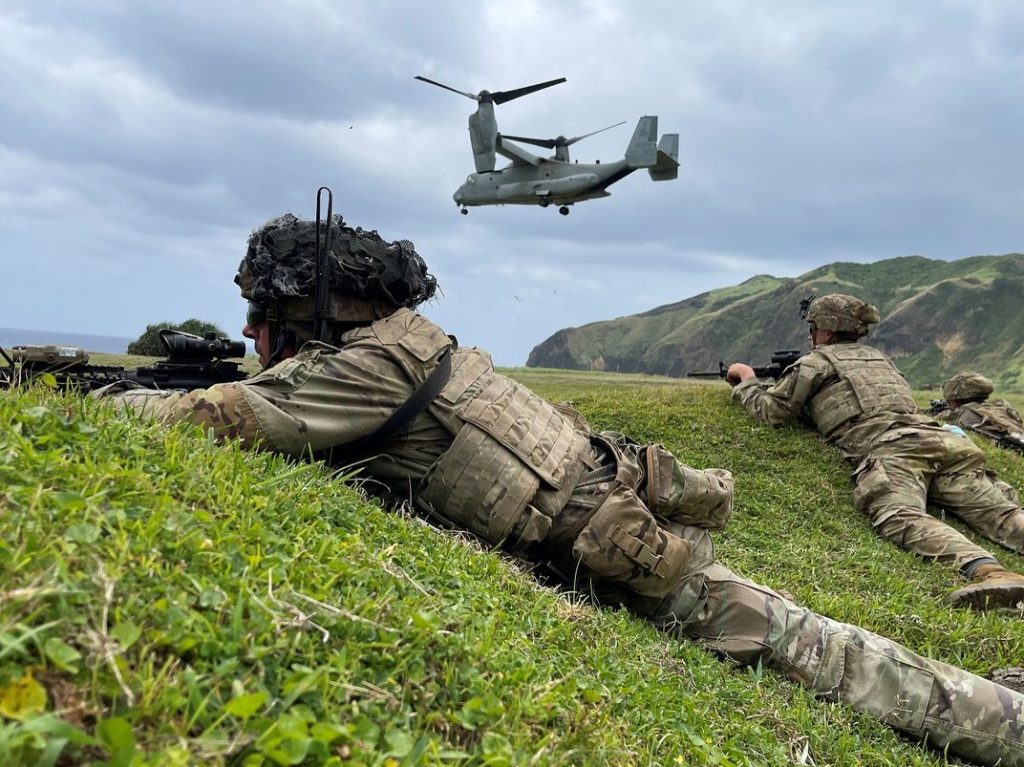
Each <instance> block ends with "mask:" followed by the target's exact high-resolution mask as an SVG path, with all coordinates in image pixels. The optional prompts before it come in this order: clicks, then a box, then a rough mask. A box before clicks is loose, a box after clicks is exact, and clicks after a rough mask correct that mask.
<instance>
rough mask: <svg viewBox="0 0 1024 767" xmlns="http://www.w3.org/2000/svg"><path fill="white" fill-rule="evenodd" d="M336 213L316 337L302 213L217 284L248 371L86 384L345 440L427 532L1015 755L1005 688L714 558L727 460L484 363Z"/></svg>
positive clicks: (326, 447) (265, 434) (822, 689)
mask: <svg viewBox="0 0 1024 767" xmlns="http://www.w3.org/2000/svg"><path fill="white" fill-rule="evenodd" d="M337 226H338V229H339V230H340V236H339V237H338V238H337V239H336V241H335V244H334V247H333V248H332V253H331V256H332V260H333V266H332V269H331V283H330V288H331V301H332V308H331V311H332V317H333V322H332V323H331V324H330V335H329V340H330V343H329V344H326V343H319V342H316V341H310V340H308V339H310V338H311V335H312V332H311V327H312V301H311V299H310V298H309V296H311V295H313V294H314V289H313V277H312V274H313V268H312V258H311V252H312V250H313V245H312V242H313V237H314V235H313V232H314V227H313V224H312V223H310V222H305V221H299V220H296V219H295V218H294V217H292V216H284V217H282V218H279V219H275V220H273V221H271V222H269V223H268V224H267V225H265V226H263V227H262V228H260V229H258V230H257V231H256V232H255V233H254V234H253V235H252V237H251V239H250V241H249V249H248V253H247V254H246V257H245V259H244V260H243V262H242V265H241V267H240V271H239V274H238V277H237V278H236V281H237V282H238V283H239V285H240V286H241V289H242V295H243V296H245V297H246V298H247V299H248V300H249V301H250V314H249V317H248V323H247V325H246V327H245V330H244V333H245V335H247V336H248V337H250V338H252V339H253V340H254V342H255V345H256V349H257V352H258V353H259V356H260V359H261V361H262V362H263V363H264V365H267V367H266V369H265V370H264V371H263V372H262V373H260V374H259V375H257V376H255V377H254V378H251V379H248V380H246V381H242V382H238V383H226V384H219V385H216V386H214V387H212V388H210V389H207V390H205V391H195V392H192V393H188V394H185V393H166V392H152V391H143V390H138V389H135V390H127V391H123V390H122V391H121V392H120V393H115V392H112V391H110V390H108V391H106V392H104V394H107V395H112V396H115V397H116V398H117V399H118V400H119V402H120V404H121V405H122V406H124V407H130V408H133V409H136V410H140V411H142V412H147V413H150V414H152V415H155V416H157V417H160V418H163V419H164V420H166V421H168V422H173V421H191V422H194V423H197V424H202V425H204V426H206V427H208V428H209V430H210V431H212V433H213V434H215V435H216V436H218V437H220V438H230V439H237V440H240V441H241V442H242V443H243V444H244V445H246V446H250V447H256V448H262V449H268V450H274V451H277V452H281V453H284V454H287V455H290V456H294V457H296V458H302V457H307V456H309V455H310V454H313V455H316V456H321V457H324V458H326V459H327V460H334V461H336V462H337V461H339V460H343V461H350V460H352V458H353V457H354V456H356V455H359V453H362V455H359V457H360V458H361V459H362V460H363V464H362V465H363V467H364V469H363V470H364V472H365V475H367V476H369V477H371V478H373V479H374V480H377V481H378V482H380V483H381V484H382V485H386V486H388V487H389V488H390V489H391V490H392V491H394V492H397V493H400V494H403V495H406V496H409V495H411V496H412V498H413V499H414V503H415V504H416V506H417V507H418V508H419V509H421V510H422V511H423V512H424V513H426V514H429V515H430V516H431V517H432V518H434V519H435V520H437V521H438V522H440V523H442V524H444V525H446V526H449V527H452V528H457V529H461V530H468V531H470V532H472V533H474V534H475V535H476V536H478V537H479V538H480V539H482V540H483V541H485V542H486V543H487V544H488V545H501V546H503V547H505V548H506V549H508V550H511V551H514V552H516V553H517V554H519V555H521V556H526V557H530V558H533V559H538V560H542V561H546V562H552V563H553V565H554V567H555V568H556V569H557V570H558V571H560V572H561V573H562V574H564V576H565V578H566V581H567V584H568V585H569V586H570V587H574V588H576V589H579V590H581V591H584V592H587V593H592V594H595V595H597V596H598V597H599V598H601V599H602V600H605V601H610V602H616V603H620V604H625V605H627V606H628V607H630V608H631V609H632V610H634V611H635V612H637V613H639V614H640V615H642V616H644V617H646V618H647V619H648V620H650V621H652V622H653V623H655V624H656V625H658V626H660V627H662V628H664V629H665V630H667V631H671V632H673V633H676V634H679V635H682V636H686V637H690V638H693V639H697V640H699V641H701V642H702V643H704V644H705V645H706V646H707V647H708V648H709V649H711V650H712V651H714V652H717V653H719V654H720V655H722V656H724V657H727V658H729V659H731V660H733V661H735V662H737V663H741V664H758V663H760V664H763V665H766V666H771V667H773V668H775V669H777V670H778V671H779V672H780V673H782V674H784V675H785V676H787V677H788V678H790V679H792V680H793V681H795V682H797V683H799V684H801V685H803V686H805V687H807V688H809V689H810V690H813V691H814V692H815V693H816V694H818V695H820V696H821V697H823V698H825V699H828V700H833V701H841V702H844V703H846V704H848V705H851V706H854V707H855V708H857V709H859V710H861V711H865V712H868V713H870V714H872V715H874V716H875V717H877V718H879V719H881V720H883V721H885V722H887V723H888V724H890V725H892V726H893V727H895V728H897V729H899V730H901V731H903V732H905V733H907V734H909V735H910V736H911V737H913V738H917V739H920V740H926V741H927V742H928V744H929V745H930V746H933V747H937V748H940V749H948V750H949V752H950V753H954V754H957V755H960V756H962V757H964V758H967V759H971V760H974V761H976V762H978V763H981V764H996V763H999V764H1001V765H1011V764H1014V765H1024V695H1020V694H1018V693H1016V692H1012V691H1010V690H1008V689H1006V688H1004V687H1001V686H1000V685H997V684H995V683H993V682H990V681H987V680H984V679H981V678H979V677H977V676H974V675H972V674H969V673H967V672H965V671H963V670H961V669H958V668H954V667H952V666H949V665H946V664H944V663H940V662H936V661H932V660H929V659H926V658H923V657H921V656H919V655H917V654H915V653H913V652H912V651H910V650H909V649H907V648H905V647H902V646H901V645H899V644H896V643H895V642H891V641H889V640H887V639H884V638H882V637H880V636H877V635H875V634H872V633H871V632H869V631H866V630H864V629H861V628H859V627H856V626H850V625H846V624H842V623H839V622H836V621H833V620H830V619H828V618H825V617H823V616H821V615H817V614H815V613H813V612H811V611H810V610H808V609H807V608H805V607H801V606H799V605H797V604H794V603H793V602H792V601H790V600H788V599H786V598H784V597H783V596H782V595H780V594H779V593H777V592H775V591H773V590H771V589H768V588H765V587H763V586H759V585H757V584H756V583H753V582H751V581H748V580H745V579H743V578H741V577H739V576H738V575H736V574H734V573H732V572H730V571H729V570H728V569H727V568H725V567H723V566H722V565H720V564H717V563H716V562H715V561H714V549H713V546H712V543H711V537H710V535H709V530H714V529H718V528H721V527H722V526H723V525H724V524H725V522H726V519H727V518H728V516H729V514H730V511H731V508H732V491H733V482H732V476H731V475H730V474H729V472H727V471H724V470H720V469H706V470H699V469H693V468H690V467H688V466H684V465H682V464H680V463H679V462H678V461H677V460H676V459H675V458H674V457H673V455H672V454H671V453H670V452H669V451H668V450H666V449H665V448H663V447H662V446H660V445H640V444H637V443H635V442H633V441H631V440H629V439H628V438H626V437H624V436H623V435H621V434H617V433H614V432H601V433H594V432H592V431H591V430H590V429H589V428H588V426H587V424H586V423H585V422H584V420H583V418H582V416H580V415H579V414H578V413H575V412H574V411H572V410H570V409H567V408H564V407H556V406H553V405H551V404H550V403H548V402H547V401H545V400H544V399H542V398H541V397H539V396H537V395H535V394H534V393H533V392H531V391H530V390H529V389H527V388H526V387H524V386H522V385H521V384H519V383H517V382H515V381H514V380H512V379H510V378H507V377H505V376H503V375H500V374H497V373H495V372H494V369H493V368H492V366H491V360H490V357H489V356H488V355H487V354H486V353H485V352H483V351H482V350H480V349H476V348H473V347H462V346H458V345H457V344H456V343H455V341H454V339H452V338H450V337H449V336H447V335H446V334H445V333H444V332H443V331H442V330H441V329H440V328H439V327H438V326H437V325H435V324H434V323H432V322H430V320H428V319H426V318H425V317H423V316H422V315H420V314H418V313H416V312H415V311H414V310H413V309H414V307H415V306H416V305H418V304H419V303H420V302H422V301H423V300H425V299H427V298H429V297H430V296H431V295H432V294H433V292H434V287H435V283H434V280H433V278H432V277H430V276H429V275H428V274H427V271H426V267H425V265H424V263H423V261H422V259H421V258H420V257H419V255H418V254H416V252H415V250H414V248H413V246H412V244H411V243H409V242H406V241H399V242H393V243H387V242H384V241H383V240H382V239H381V238H380V237H379V236H378V235H377V233H376V232H364V231H362V230H359V229H351V228H348V227H345V226H343V224H342V222H341V221H340V219H339V220H338V222H337ZM449 366H450V369H448V368H449ZM438 370H441V371H443V373H444V375H442V376H441V379H442V382H443V385H442V386H441V388H440V391H439V392H438V393H437V394H436V396H434V397H433V399H431V400H430V401H429V404H427V405H426V406H425V408H424V409H422V410H421V411H420V412H419V413H418V414H417V415H415V416H414V417H412V418H411V420H410V421H408V422H407V423H406V424H405V425H404V426H403V428H402V429H401V430H400V431H399V432H398V433H397V435H396V436H395V437H393V438H391V439H389V440H388V441H387V442H386V443H385V444H383V445H381V446H380V447H375V448H373V449H370V450H367V449H366V447H365V446H366V445H367V443H368V442H373V441H374V437H373V436H372V435H373V434H374V433H376V432H377V431H378V429H379V428H380V426H381V424H382V423H385V422H386V421H387V419H388V418H389V417H390V416H391V414H393V413H395V412H396V410H397V409H400V408H402V407H403V403H406V402H407V401H410V400H411V399H415V398H416V394H415V392H417V391H418V390H420V388H421V387H422V386H424V385H425V382H427V381H429V380H431V379H432V376H433V375H434V374H435V372H436V371H438ZM121 388H122V389H123V387H121ZM353 443H355V444H356V445H357V447H358V446H360V445H361V446H362V447H361V448H360V449H358V450H353V447H352V446H353ZM339 456H342V457H341V458H339Z"/></svg>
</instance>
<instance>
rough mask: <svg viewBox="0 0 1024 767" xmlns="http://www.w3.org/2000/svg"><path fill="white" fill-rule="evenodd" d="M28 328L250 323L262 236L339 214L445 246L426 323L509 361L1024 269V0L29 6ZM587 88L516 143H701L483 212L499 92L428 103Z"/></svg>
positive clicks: (1, 57) (8, 166)
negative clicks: (808, 303) (832, 296)
mask: <svg viewBox="0 0 1024 767" xmlns="http://www.w3.org/2000/svg"><path fill="white" fill-rule="evenodd" d="M0 39H3V40H4V45H3V46H2V47H0V77H3V80H4V83H5V87H4V99H3V101H2V103H0V124H2V125H3V131H2V132H0V236H2V238H3V242H4V250H3V254H4V255H3V275H4V277H3V282H4V285H5V287H6V288H7V290H5V304H4V305H5V313H4V316H3V321H2V322H0V324H4V325H16V326H28V327H37V328H40V329H53V330H62V329H63V330H68V331H71V330H81V331H83V332H94V333H109V334H114V335H135V334H136V333H138V332H139V331H140V330H141V329H142V327H143V326H144V325H145V324H146V323H148V322H152V321H155V320H157V319H163V318H170V319H183V318H184V317H185V316H188V315H198V316H201V317H204V318H208V319H211V320H213V321H215V322H218V323H220V324H222V325H224V326H225V327H229V328H235V327H237V326H238V325H239V319H240V318H239V315H240V313H241V302H240V301H239V299H238V298H237V294H236V292H235V290H234V286H233V284H232V283H231V277H232V276H233V273H234V269H235V267H236V265H237V263H238V260H239V258H240V256H241V254H242V251H243V249H244V243H245V239H246V237H247V235H248V233H249V231H250V230H251V229H252V228H253V227H255V226H257V225H258V224H260V223H261V222H262V221H264V220H266V219H268V218H270V217H272V216H275V215H278V214H280V213H281V212H283V211H285V210H291V211H294V212H296V213H300V214H305V215H311V213H312V208H313V193H314V190H315V189H316V187H317V186H319V185H320V184H324V183H327V184H329V185H331V186H332V188H333V189H334V192H335V196H336V208H337V209H339V210H341V211H342V212H343V213H344V214H345V215H346V217H347V218H348V219H349V220H350V221H351V222H352V223H354V224H359V225H362V226H367V227H373V228H376V229H378V230H380V231H381V233H382V234H383V235H384V236H385V237H390V238H399V237H404V238H409V239H412V240H414V241H415V242H416V243H417V246H418V248H419V249H420V251H421V252H422V253H423V254H424V255H425V256H426V257H427V259H428V262H429V263H430V265H431V268H432V270H433V271H434V272H435V273H436V274H437V275H438V277H439V279H440V282H441V285H442V288H443V289H444V293H445V295H444V296H443V297H442V298H441V299H439V300H437V301H435V302H434V303H432V304H431V305H430V306H428V307H427V309H426V311H427V313H428V314H430V315H431V316H434V317H436V318H438V319H439V320H442V321H443V322H444V323H445V324H446V325H447V327H448V329H449V330H450V331H451V332H453V333H455V334H457V335H459V336H460V338H461V340H462V341H463V342H464V343H472V344H478V345H481V346H484V347H487V348H489V349H490V350H491V351H492V352H493V353H494V356H495V359H496V361H498V362H499V363H502V364H521V363H522V362H524V361H525V359H526V356H527V353H528V352H529V349H530V348H531V347H532V346H533V345H535V344H536V343H538V342H540V341H541V340H543V338H545V337H546V336H547V335H549V334H550V333H552V332H554V331H555V330H558V329H559V328H561V327H565V326H571V325H580V324H584V323H586V322H591V321H595V320H599V319H606V318H610V317H615V316H620V315H624V314H629V313H633V312H639V311H644V310H646V309H650V308H652V307H654V306H656V305H660V304H665V303H671V302H674V301H678V300H680V299H682V298H684V297H686V296H689V295H693V294H694V293H697V292H701V291H703V290H707V289H710V288H713V287H718V286H724V285H729V284H733V283H736V282H739V281H741V280H743V279H746V278H748V277H750V276H752V275H753V274H757V273H772V274H776V275H795V274H798V273H800V272H802V271H805V270H806V269H809V268H812V267H814V266H817V265H819V264H821V263H824V262H826V261H830V260H837V259H844V260H856V261H870V260H876V259H881V258H888V257H892V256H896V255H905V254H909V253H919V254H922V255H928V256H932V257H940V258H959V257H964V256H968V255H973V254H977V253H1001V252H1008V251H1012V250H1020V249H1021V244H1020V242H1021V234H1022V229H1024V223H1022V222H1021V217H1020V210H1021V209H1022V204H1024V189H1022V187H1021V184H1020V178H1021V177H1022V176H1024V150H1021V149H1020V147H1019V143H1020V142H1019V137H1018V135H1017V134H1018V132H1019V128H1020V125H1021V124H1024V119H1022V118H1024V114H1022V111H1024V106H1022V104H1021V100H1020V98H1019V94H1020V93H1021V92H1022V89H1024V43H1022V41H1024V9H1022V8H1021V7H1020V6H1018V5H1017V4H1013V3H1010V2H979V3H973V2H972V3H968V2H944V3H933V2H924V0H918V1H916V2H909V3H901V4H897V5H893V4H891V3H880V2H867V3H853V2H834V3H828V4H823V3H813V2H809V1H797V0H790V1H789V2H784V3H773V4H771V5H764V4H761V3H755V2H752V0H728V1H726V2H716V3H713V4H712V3H702V4H686V5H679V4H675V3H669V2H667V1H665V2H654V3H648V4H647V5H645V6H644V7H643V11H642V12H641V11H639V10H638V9H637V7H636V6H635V5H633V4H628V3H625V2H613V1H612V0H604V1H601V0H589V1H583V0H580V1H579V2H567V3H558V4H551V3H540V2H524V3H518V4H515V5H514V6H513V5H510V4H498V3H492V4H481V5H478V6H474V5H468V6H467V5H466V4H464V3H463V4H458V5H457V4H455V3H454V2H449V1H447V0H446V1H445V2H437V3H430V4H422V3H413V2H382V3H381V2H378V3H370V2H362V1H356V0H353V2H346V3H344V4H333V3H328V2H326V1H325V0H287V1H285V2H275V3H270V2H247V3H241V2H224V3H179V4H177V5H173V4H166V3H157V2H146V1H143V2H136V3H129V4H126V3H117V2H108V1H104V0H92V2H82V3H70V2H56V1H55V0H51V1H49V2H47V1H46V0H33V1H32V2H29V1H28V0H12V2H8V3H6V4H5V5H4V7H3V9H2V10H0ZM416 74H426V75H428V76H429V77H432V78H434V79H437V80H440V81H442V82H446V83H449V84H450V85H452V86H453V87H455V88H458V89H460V90H469V91H476V90H479V89H482V88H488V89H491V90H495V89H506V88H513V87H517V86H520V85H525V84H528V83H532V82H537V81H540V80H545V79H549V78H552V77H558V76H561V75H564V76H566V77H567V78H568V83H566V84H564V85H560V86H558V87H557V88H553V89H550V90H549V91H545V92H542V93H539V94H535V95H533V96H530V97H528V98H524V99H519V100H516V101H513V102H509V103H506V104H503V105H501V106H500V107H499V108H498V120H499V125H500V126H501V128H502V129H503V130H504V131H506V132H509V133H518V134H521V135H535V136H554V135H558V134H559V133H563V134H566V135H574V134H579V133H584V132H587V131H590V130H595V129H597V128H600V127H603V126H605V125H608V124H610V123H612V122H615V121H618V120H627V121H629V125H627V126H623V127H621V128H619V129H616V130H612V131H608V132H606V133H602V134H600V135H598V136H594V137H592V138H590V139H588V140H587V141H584V142H581V143H580V144H578V145H576V146H574V147H573V151H574V155H575V156H577V157H579V158H580V159H581V161H584V160H593V159H595V158H602V159H606V160H610V159H615V158H617V157H619V156H621V154H622V152H623V149H624V147H625V145H626V143H627V142H628V139H629V135H630V133H631V131H632V124H633V122H634V121H635V120H636V118H637V117H638V116H640V115H642V114H658V115H659V116H660V121H661V126H660V127H661V130H662V131H663V132H666V131H678V132H679V133H680V145H681V159H682V161H683V165H682V168H681V173H680V177H679V179H678V180H677V181H674V182H667V183H660V184H653V183H651V182H650V181H649V180H648V179H647V177H646V174H644V173H642V172H641V173H638V174H634V175H633V176H631V177H629V178H627V179H625V180H624V181H622V182H621V183H620V184H618V185H616V186H615V187H612V189H611V192H612V197H611V198H610V199H607V200H597V201H593V202H588V203H584V204H581V205H577V206H575V208H574V210H573V213H572V215H570V216H568V217H565V218H563V217H561V216H558V215H557V214H555V213H553V212H552V211H551V210H550V209H549V210H547V211H544V210H540V209H539V208H532V207H527V208H520V207H505V208H481V209H475V210H473V211H472V212H471V214H470V215H469V216H460V215H458V212H457V208H456V206H455V205H454V203H453V202H452V200H451V193H452V191H453V190H454V188H455V187H456V186H457V185H458V184H459V183H461V182H462V180H463V179H464V178H465V176H466V174H467V173H468V172H469V171H470V170H471V169H472V159H471V155H470V151H469V146H468V140H467V139H468V137H467V134H466V117H467V115H468V114H469V113H470V111H472V109H473V105H472V103H471V102H470V101H469V100H468V99H465V98H462V97H460V96H458V95H456V94H452V93H446V92H443V91H441V90H438V89H435V88H431V87H429V86H426V85H423V84H422V83H418V82H416V81H415V80H414V79H413V76H414V75H416Z"/></svg>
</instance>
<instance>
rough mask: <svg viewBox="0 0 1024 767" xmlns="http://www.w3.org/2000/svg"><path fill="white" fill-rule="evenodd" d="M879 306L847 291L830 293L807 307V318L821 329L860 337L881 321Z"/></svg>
mask: <svg viewBox="0 0 1024 767" xmlns="http://www.w3.org/2000/svg"><path fill="white" fill-rule="evenodd" d="M881 319H882V318H881V317H880V316H879V314H878V307H876V306H872V305H871V304H868V303H866V302H864V301H861V300H860V299H859V298H857V297H856V296H850V295H847V294H845V293H830V294H828V295H827V296H821V297H820V298H816V299H815V300H814V301H813V302H812V303H811V305H810V307H809V308H808V309H807V315H806V320H807V321H808V322H809V323H811V324H812V325H813V326H814V327H816V328H820V329H821V330H831V331H834V332H836V333H847V334H851V335H855V336H856V337H858V338H860V337H861V336H866V335H867V334H868V326H869V325H874V324H876V323H878V322H880V321H881Z"/></svg>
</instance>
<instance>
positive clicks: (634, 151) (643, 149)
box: [626, 115, 658, 170]
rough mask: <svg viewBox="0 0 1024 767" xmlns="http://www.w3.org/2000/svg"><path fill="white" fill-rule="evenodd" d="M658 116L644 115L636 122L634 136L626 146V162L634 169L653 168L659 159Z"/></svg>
mask: <svg viewBox="0 0 1024 767" xmlns="http://www.w3.org/2000/svg"><path fill="white" fill-rule="evenodd" d="M657 140H658V117H657V115H644V116H643V117H641V118H640V119H639V120H637V123H636V130H634V131H633V138H631V139H630V141H629V146H628V147H626V162H627V163H629V167H630V168H632V169H633V170H637V169H638V168H653V167H654V165H655V164H656V163H657V161H658V147H657V146H656V143H655V142H657Z"/></svg>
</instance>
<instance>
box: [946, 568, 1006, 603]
mask: <svg viewBox="0 0 1024 767" xmlns="http://www.w3.org/2000/svg"><path fill="white" fill-rule="evenodd" d="M946 602H947V603H948V604H951V605H953V606H954V607H971V608H974V609H975V610H991V609H994V608H997V607H1016V606H1017V604H1018V603H1020V602H1024V575H1018V574H1017V573H1011V572H1010V571H1009V570H1007V569H1006V568H1005V567H1003V566H1002V565H1000V564H995V563H993V564H990V565H982V566H981V567H979V568H978V569H977V570H976V571H975V572H974V577H973V578H972V579H971V582H970V583H968V584H967V585H966V586H963V587H961V588H959V589H957V590H956V591H954V592H953V593H951V594H950V595H949V596H948V597H946Z"/></svg>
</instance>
